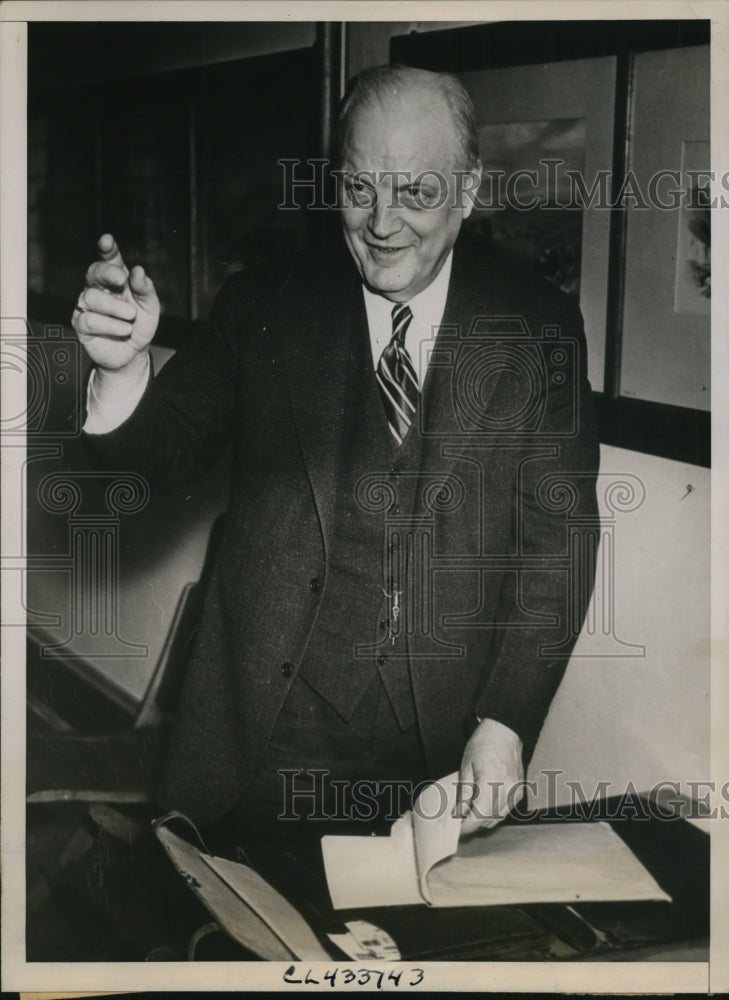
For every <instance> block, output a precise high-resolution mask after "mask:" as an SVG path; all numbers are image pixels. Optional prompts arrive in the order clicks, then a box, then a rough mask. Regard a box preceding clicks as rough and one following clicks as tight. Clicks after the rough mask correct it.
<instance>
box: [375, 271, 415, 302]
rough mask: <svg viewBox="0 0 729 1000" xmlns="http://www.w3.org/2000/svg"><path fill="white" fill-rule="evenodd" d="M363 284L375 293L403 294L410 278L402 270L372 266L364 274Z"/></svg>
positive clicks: (386, 294)
mask: <svg viewBox="0 0 729 1000" xmlns="http://www.w3.org/2000/svg"><path fill="white" fill-rule="evenodd" d="M364 280H365V284H366V285H367V287H368V288H369V289H370V291H372V292H375V293H376V294H377V295H384V296H386V297H387V296H390V295H403V294H405V293H406V292H407V290H408V288H409V286H410V282H411V278H410V276H409V275H405V274H403V273H402V272H399V273H398V272H397V271H395V270H389V269H387V268H373V269H371V270H368V271H367V272H366V273H365V275H364Z"/></svg>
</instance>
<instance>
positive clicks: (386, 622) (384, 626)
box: [380, 618, 390, 632]
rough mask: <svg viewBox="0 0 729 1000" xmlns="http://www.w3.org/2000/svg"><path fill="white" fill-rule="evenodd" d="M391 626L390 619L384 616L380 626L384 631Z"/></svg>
mask: <svg viewBox="0 0 729 1000" xmlns="http://www.w3.org/2000/svg"><path fill="white" fill-rule="evenodd" d="M389 627H390V619H389V618H383V619H382V621H381V622H380V628H381V629H382V631H383V632H387V630H388V629H389Z"/></svg>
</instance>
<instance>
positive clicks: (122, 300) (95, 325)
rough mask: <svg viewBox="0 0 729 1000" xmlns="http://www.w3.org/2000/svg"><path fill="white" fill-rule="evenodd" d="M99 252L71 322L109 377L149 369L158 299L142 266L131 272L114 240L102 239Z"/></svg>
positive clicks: (92, 358)
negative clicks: (109, 373)
mask: <svg viewBox="0 0 729 1000" xmlns="http://www.w3.org/2000/svg"><path fill="white" fill-rule="evenodd" d="M98 249H99V257H100V259H99V260H97V261H94V263H93V264H92V265H91V266H90V267H89V269H88V271H87V272H86V285H85V287H84V289H83V291H82V292H81V294H80V295H79V297H78V302H77V304H76V308H75V309H74V311H73V316H72V319H71V323H72V325H73V328H74V330H75V331H76V333H77V334H78V339H79V340H80V342H81V343H82V344H83V346H84V348H85V349H86V352H87V353H88V355H89V357H90V358H91V360H92V361H93V362H94V363H95V364H96V365H97V366H98V367H99V368H100V369H101V370H102V371H104V372H119V373H121V372H123V371H124V370H125V369H132V368H135V367H137V366H140V365H143V364H144V365H146V354H147V351H148V350H149V344H150V342H151V340H152V338H153V337H154V334H155V331H156V330H157V324H158V322H159V312H160V305H159V299H158V298H157V292H156V291H155V288H154V284H153V283H152V279H151V278H149V277H148V276H147V275H146V274H145V272H144V269H143V268H142V267H140V266H139V265H137V266H136V267H133V268H132V270H131V271H130V270H129V269H128V268H127V266H126V264H125V263H124V260H123V259H122V255H121V253H120V251H119V247H118V246H117V245H116V241H115V239H114V237H113V236H111V235H110V234H109V233H105V234H104V235H103V236H101V237H100V238H99V242H98Z"/></svg>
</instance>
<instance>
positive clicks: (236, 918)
mask: <svg viewBox="0 0 729 1000" xmlns="http://www.w3.org/2000/svg"><path fill="white" fill-rule="evenodd" d="M156 834H157V837H158V838H159V840H160V841H161V843H162V846H163V847H164V849H165V851H166V852H167V854H168V856H169V858H170V860H171V861H172V863H173V864H174V866H175V868H177V870H178V872H179V873H180V875H181V876H182V877H183V878H184V879H185V881H186V882H187V884H188V885H189V886H190V888H191V889H192V891H193V892H194V893H195V895H196V896H197V897H198V898H199V899H200V901H201V902H202V903H203V905H204V906H205V908H206V909H207V910H208V911H209V912H210V913H211V914H212V915H213V917H214V918H215V920H216V921H217V922H218V924H219V925H220V926H221V927H222V928H223V930H225V931H226V932H227V933H228V934H230V936H231V937H232V938H234V940H236V941H238V942H239V943H240V944H242V945H243V946H244V947H246V948H249V949H250V950H251V951H252V952H254V953H255V954H256V955H260V956H261V958H266V959H268V960H269V961H273V962H276V961H278V962H283V961H290V960H291V959H292V958H296V955H295V954H294V953H293V952H292V951H291V950H290V949H289V948H287V947H286V945H285V944H284V942H283V941H282V940H281V939H280V938H279V936H278V935H277V934H275V933H274V931H272V930H271V928H270V927H269V926H268V925H267V924H266V922H265V921H264V920H262V919H261V917H260V916H259V915H258V914H257V913H256V912H255V911H254V910H253V909H251V907H250V906H248V905H247V904H246V903H244V902H243V900H242V899H239V898H238V896H237V895H235V894H234V893H233V892H232V891H231V890H230V888H229V887H228V886H227V885H226V884H225V882H223V881H222V879H221V878H220V877H219V876H218V875H217V874H216V873H215V871H213V870H212V869H211V868H210V867H209V866H208V865H207V864H205V860H204V858H205V856H204V855H203V854H202V853H201V852H200V849H199V848H198V847H195V846H194V845H193V844H189V843H188V842H187V841H186V840H183V838H182V837H178V836H177V834H175V833H173V832H172V831H171V830H170V829H169V827H167V826H164V825H160V826H158V827H157V829H156Z"/></svg>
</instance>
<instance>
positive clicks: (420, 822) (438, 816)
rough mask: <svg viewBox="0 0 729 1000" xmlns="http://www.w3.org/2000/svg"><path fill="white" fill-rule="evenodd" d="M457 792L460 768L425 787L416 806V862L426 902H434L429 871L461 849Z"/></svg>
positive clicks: (419, 881)
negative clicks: (456, 812) (459, 846)
mask: <svg viewBox="0 0 729 1000" xmlns="http://www.w3.org/2000/svg"><path fill="white" fill-rule="evenodd" d="M457 794H458V772H457V771H454V772H453V773H452V774H449V775H447V776H446V777H445V778H440V779H439V780H438V781H434V782H433V783H432V784H431V785H428V786H427V788H424V789H423V791H422V792H421V793H420V795H419V796H418V798H417V800H416V802H415V805H414V807H413V813H412V817H413V819H412V823H413V841H414V844H415V863H416V866H417V870H418V885H419V888H420V893H421V895H422V897H423V899H424V900H425V902H426V903H432V899H431V896H430V889H429V878H428V875H429V872H430V871H431V869H432V868H433V867H434V866H435V865H437V864H438V863H439V862H441V861H443V860H444V859H445V858H449V857H450V856H451V855H453V854H455V853H456V851H457V850H458V838H459V837H460V835H461V824H462V820H461V819H460V818H458V819H456V818H455V817H454V815H453V811H454V809H455V807H456V800H457Z"/></svg>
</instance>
